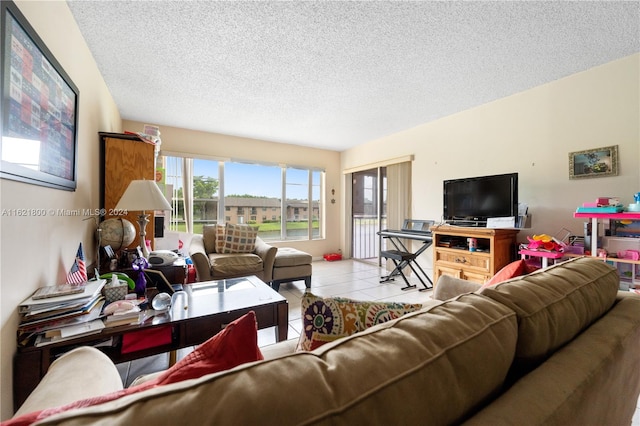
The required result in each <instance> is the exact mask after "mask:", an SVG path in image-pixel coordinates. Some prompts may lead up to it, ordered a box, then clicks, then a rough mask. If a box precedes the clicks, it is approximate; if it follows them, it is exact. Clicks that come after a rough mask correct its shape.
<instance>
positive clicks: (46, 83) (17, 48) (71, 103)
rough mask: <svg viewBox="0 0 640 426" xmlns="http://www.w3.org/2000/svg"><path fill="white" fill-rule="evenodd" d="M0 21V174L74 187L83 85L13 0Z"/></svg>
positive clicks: (4, 6)
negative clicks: (67, 69)
mask: <svg viewBox="0 0 640 426" xmlns="http://www.w3.org/2000/svg"><path fill="white" fill-rule="evenodd" d="M0 20H1V22H2V25H0V28H2V31H0V48H1V54H0V68H1V69H2V76H3V78H2V88H1V90H2V119H1V120H0V178H3V179H12V180H17V181H21V182H26V183H31V184H36V185H44V186H49V187H52V188H57V189H64V190H69V191H74V190H75V189H76V169H77V167H76V166H77V164H76V162H77V151H78V140H77V128H78V96H79V92H78V88H77V87H76V86H75V85H74V84H73V82H72V81H71V78H69V76H68V75H67V73H66V72H65V71H64V69H63V68H62V66H61V65H60V64H59V63H58V61H56V59H55V57H54V56H53V54H52V53H51V52H50V51H49V49H47V47H46V45H45V44H44V42H43V41H42V40H41V39H40V37H38V35H37V34H36V32H35V30H34V29H33V28H32V27H31V25H30V24H29V23H28V22H27V20H26V18H25V17H24V15H22V13H21V12H20V10H19V9H18V8H17V6H16V5H15V4H14V3H13V2H11V1H2V2H1V9H0Z"/></svg>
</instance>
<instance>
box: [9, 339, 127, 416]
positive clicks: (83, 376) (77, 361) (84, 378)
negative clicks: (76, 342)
mask: <svg viewBox="0 0 640 426" xmlns="http://www.w3.org/2000/svg"><path fill="white" fill-rule="evenodd" d="M122 389H123V387H122V379H121V378H120V373H118V369H117V368H116V366H115V365H114V364H113V362H112V361H111V360H110V359H109V357H108V356H106V355H105V354H103V353H102V352H100V351H99V350H98V349H96V348H93V347H91V346H81V347H79V348H76V349H74V350H72V351H69V352H67V353H66V354H64V355H62V356H61V357H60V358H58V359H57V360H55V361H54V362H53V363H52V364H51V366H50V367H49V370H48V371H47V374H45V376H44V377H43V378H42V380H41V381H40V383H39V384H38V386H36V388H35V389H34V390H33V392H31V395H29V397H28V398H27V400H26V401H25V402H24V403H23V404H22V406H21V407H20V408H19V409H18V411H16V413H15V415H14V417H18V416H21V415H23V414H27V413H31V412H34V411H39V410H44V409H46V408H54V407H59V406H61V405H66V404H70V403H72V402H75V401H78V400H81V399H86V398H91V397H95V396H100V395H105V394H108V393H111V392H117V391H119V390H122Z"/></svg>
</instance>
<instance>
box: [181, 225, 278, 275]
mask: <svg viewBox="0 0 640 426" xmlns="http://www.w3.org/2000/svg"><path fill="white" fill-rule="evenodd" d="M277 250H278V248H277V247H275V246H272V245H269V244H267V243H265V242H264V241H263V240H262V239H261V238H260V237H258V236H257V231H254V230H253V229H252V228H251V227H250V226H248V225H232V224H227V226H226V227H225V226H224V225H205V226H204V228H203V232H202V235H200V234H196V235H194V236H193V238H192V239H191V243H190V245H189V255H190V256H191V260H192V261H193V264H194V265H195V268H196V274H197V277H198V281H211V280H219V279H225V278H235V277H243V276H247V275H255V276H257V277H258V278H260V279H261V280H262V281H264V282H265V283H267V284H268V283H269V282H271V279H272V274H273V262H274V261H275V257H276V252H277Z"/></svg>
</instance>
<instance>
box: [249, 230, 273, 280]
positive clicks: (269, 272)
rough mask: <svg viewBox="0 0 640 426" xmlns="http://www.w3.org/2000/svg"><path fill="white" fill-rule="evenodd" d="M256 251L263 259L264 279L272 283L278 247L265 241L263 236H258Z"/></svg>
mask: <svg viewBox="0 0 640 426" xmlns="http://www.w3.org/2000/svg"><path fill="white" fill-rule="evenodd" d="M254 252H255V254H257V255H258V256H260V258H261V259H262V265H263V267H264V272H263V274H264V275H263V281H264V282H265V283H270V282H271V280H272V279H273V263H274V262H275V261H276V253H277V252H278V248H277V247H276V246H272V245H270V244H267V243H265V242H264V241H263V240H262V238H260V237H256V248H255V250H254Z"/></svg>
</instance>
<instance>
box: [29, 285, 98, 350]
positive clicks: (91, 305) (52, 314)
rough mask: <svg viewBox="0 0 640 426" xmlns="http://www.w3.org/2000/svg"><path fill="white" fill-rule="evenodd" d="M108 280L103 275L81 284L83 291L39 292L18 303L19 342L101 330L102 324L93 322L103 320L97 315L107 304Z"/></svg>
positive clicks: (64, 336) (53, 339) (58, 337)
mask: <svg viewBox="0 0 640 426" xmlns="http://www.w3.org/2000/svg"><path fill="white" fill-rule="evenodd" d="M105 284H106V280H103V279H100V280H95V281H87V282H86V283H84V284H81V286H83V287H84V291H82V292H79V293H72V294H66V295H62V296H53V297H46V298H38V297H37V295H36V297H35V298H34V297H33V296H31V297H29V298H28V299H26V300H24V301H23V302H22V303H21V304H20V305H19V306H18V312H19V314H20V324H19V325H18V344H20V345H26V344H28V343H29V342H30V341H32V340H33V339H35V340H36V341H37V340H41V341H42V340H43V338H44V337H47V339H49V340H50V341H48V343H54V341H60V340H61V339H64V338H71V337H76V336H77V335H78V334H79V333H82V334H86V333H88V332H92V333H98V332H100V329H99V327H100V326H99V325H98V324H97V322H96V323H95V324H93V322H94V321H96V320H97V321H98V322H100V323H101V324H102V320H100V319H98V318H99V317H100V313H101V311H102V306H103V305H104V297H103V296H102V288H103V287H104V285H105ZM88 323H92V325H91V326H90V328H87V324H88ZM63 330H64V331H63ZM39 336H42V337H40V338H38V337H39Z"/></svg>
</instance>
